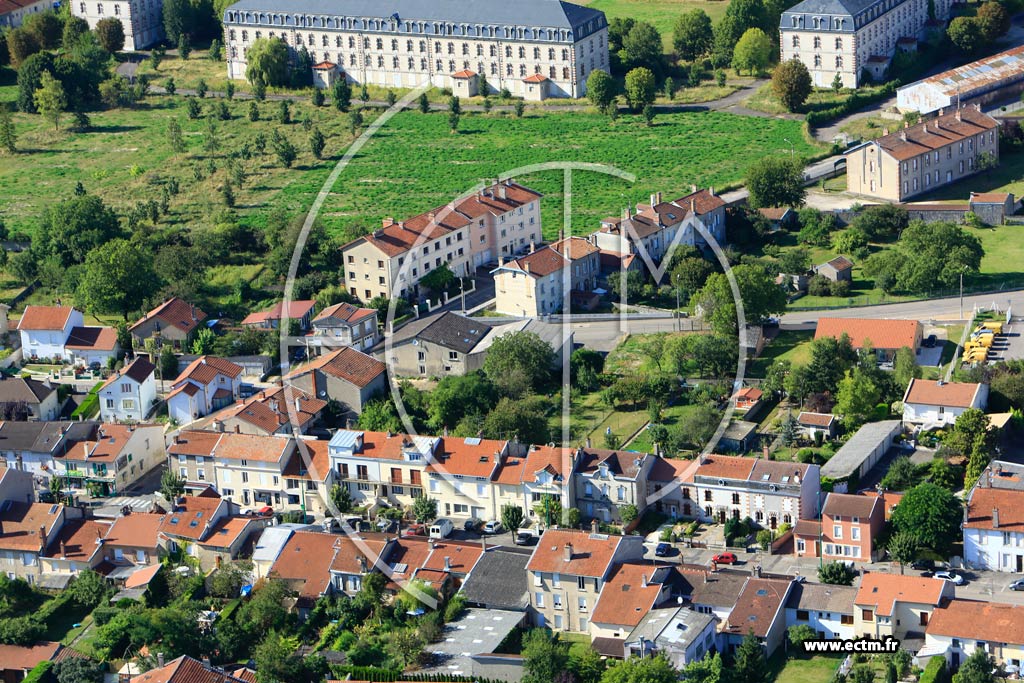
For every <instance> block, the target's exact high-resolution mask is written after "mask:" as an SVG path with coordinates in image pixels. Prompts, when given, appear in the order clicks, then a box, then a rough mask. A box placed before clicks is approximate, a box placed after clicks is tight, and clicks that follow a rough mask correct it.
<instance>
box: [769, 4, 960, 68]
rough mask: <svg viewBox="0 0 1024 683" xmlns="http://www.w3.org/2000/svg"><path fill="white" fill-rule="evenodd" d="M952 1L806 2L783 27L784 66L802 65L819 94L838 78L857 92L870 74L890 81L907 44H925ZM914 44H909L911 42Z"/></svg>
mask: <svg viewBox="0 0 1024 683" xmlns="http://www.w3.org/2000/svg"><path fill="white" fill-rule="evenodd" d="M952 4H953V3H952V0H934V2H929V1H928V0H804V1H803V2H801V3H798V4H797V5H794V6H793V7H791V8H789V9H788V10H786V11H785V12H783V13H782V20H781V22H780V24H779V40H780V45H779V47H780V55H781V58H782V60H783V61H786V60H789V59H799V60H800V61H801V62H803V63H804V64H805V65H806V66H807V69H808V70H809V71H810V72H811V80H812V81H813V82H814V85H815V86H817V87H819V88H828V87H831V86H832V82H833V81H834V79H835V77H836V74H839V77H840V78H841V79H842V81H843V87H844V88H856V87H857V86H858V85H859V84H860V82H861V77H862V75H863V73H864V72H865V71H867V72H868V73H869V74H870V75H871V79H872V80H874V81H879V80H881V79H882V78H884V77H885V72H886V70H887V69H888V68H889V63H890V62H891V60H892V57H893V55H895V54H896V50H897V47H898V46H899V44H900V42H901V40H902V39H907V38H910V39H914V40H915V41H916V39H917V38H920V37H922V36H923V34H924V30H925V24H926V23H927V22H928V18H929V17H928V6H929V5H932V6H933V7H934V12H935V18H936V19H939V20H944V19H946V18H947V17H948V16H949V10H950V7H951V6H952ZM908 42H909V41H908Z"/></svg>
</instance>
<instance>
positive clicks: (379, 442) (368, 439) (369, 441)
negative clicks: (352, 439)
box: [335, 430, 439, 460]
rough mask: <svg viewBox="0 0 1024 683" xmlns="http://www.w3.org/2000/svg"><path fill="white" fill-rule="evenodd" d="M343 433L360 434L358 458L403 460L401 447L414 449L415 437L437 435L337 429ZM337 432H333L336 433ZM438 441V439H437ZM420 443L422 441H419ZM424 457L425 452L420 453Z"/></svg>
mask: <svg viewBox="0 0 1024 683" xmlns="http://www.w3.org/2000/svg"><path fill="white" fill-rule="evenodd" d="M339 431H340V432H343V433H350V434H362V436H363V447H362V449H361V450H360V451H359V452H358V453H357V454H356V455H357V457H359V458H373V459H381V460H405V457H404V456H403V455H402V448H403V447H405V448H408V449H413V450H415V449H416V441H415V440H416V439H421V440H422V439H437V437H413V436H410V435H408V434H390V433H385V432H366V431H362V430H339ZM337 433H338V432H335V434H337ZM438 441H439V439H438ZM421 443H422V442H421ZM422 455H423V456H424V457H426V455H427V454H426V453H423V454H422Z"/></svg>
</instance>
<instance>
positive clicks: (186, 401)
mask: <svg viewBox="0 0 1024 683" xmlns="http://www.w3.org/2000/svg"><path fill="white" fill-rule="evenodd" d="M241 384H242V366H241V365H237V364H235V363H232V362H231V361H229V360H225V359H223V358H218V357H216V356H200V357H199V358H196V359H195V360H194V361H192V362H191V363H190V364H189V365H188V367H186V368H185V369H184V370H183V371H182V372H181V374H179V375H178V377H177V378H176V379H175V380H174V381H173V382H172V383H171V392H170V393H169V394H167V414H168V416H169V417H170V418H171V419H172V420H174V421H176V422H177V423H178V424H182V425H186V424H189V423H190V422H192V421H194V420H196V419H198V418H200V417H203V416H205V415H209V414H210V413H213V412H216V411H218V410H220V409H222V408H226V407H228V406H229V405H231V404H232V403H234V402H235V401H237V400H238V396H239V391H240V389H241Z"/></svg>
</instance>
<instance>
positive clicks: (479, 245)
mask: <svg viewBox="0 0 1024 683" xmlns="http://www.w3.org/2000/svg"><path fill="white" fill-rule="evenodd" d="M540 198H541V195H540V193H538V192H535V191H534V190H531V189H529V188H526V187H523V186H522V185H519V184H517V183H515V182H514V181H512V180H511V179H507V180H502V181H499V182H496V183H495V184H493V185H490V186H489V187H485V188H483V189H481V190H479V191H477V192H475V193H474V194H471V195H469V196H467V197H463V198H462V199H457V200H455V201H452V202H450V203H448V204H446V205H444V206H440V207H437V208H435V209H432V210H430V211H428V212H427V213H422V214H420V215H418V216H413V217H412V218H409V219H407V220H404V221H395V220H394V219H393V218H385V219H384V220H383V222H382V225H381V227H380V228H379V229H377V230H374V231H373V232H372V233H370V234H369V235H364V236H362V237H360V238H359V239H356V240H353V241H352V242H349V243H348V244H346V245H344V246H343V247H342V248H341V251H342V258H343V260H344V267H345V286H346V287H347V288H348V290H349V292H350V293H351V294H352V295H353V296H356V297H358V298H359V299H361V300H362V301H364V302H368V301H370V300H371V299H373V298H374V297H378V296H383V297H385V298H388V299H391V298H393V297H396V296H401V297H411V296H417V295H418V294H419V281H420V279H421V278H422V277H423V276H424V275H426V274H427V273H429V272H430V271H431V270H433V269H434V268H439V267H441V265H442V264H445V265H447V266H448V268H449V270H451V271H452V272H453V273H454V274H455V275H457V276H459V277H469V276H471V275H472V274H473V273H474V272H475V271H476V269H477V268H479V267H480V266H483V265H485V264H488V263H493V262H495V261H497V260H498V259H499V258H501V257H503V258H510V257H513V256H515V255H516V254H522V253H526V252H528V251H529V250H530V249H531V248H532V245H534V244H536V243H537V242H539V241H540V239H541V234H542V233H541V222H540Z"/></svg>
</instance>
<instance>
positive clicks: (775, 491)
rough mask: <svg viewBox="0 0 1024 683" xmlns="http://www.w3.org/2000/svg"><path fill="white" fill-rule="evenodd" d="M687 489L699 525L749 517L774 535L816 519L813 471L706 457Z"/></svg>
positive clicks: (812, 468)
mask: <svg viewBox="0 0 1024 683" xmlns="http://www.w3.org/2000/svg"><path fill="white" fill-rule="evenodd" d="M693 484H694V486H695V488H696V496H697V497H696V500H697V504H698V505H699V506H700V509H701V511H702V512H703V515H702V517H703V519H705V520H716V521H718V522H721V523H724V522H725V520H726V519H729V518H730V517H731V518H733V519H743V518H745V517H750V518H751V519H753V520H754V522H756V523H757V524H759V525H761V526H763V527H765V528H768V529H775V528H777V527H778V525H779V524H795V523H796V521H797V520H798V519H803V518H811V517H814V516H815V515H817V512H818V509H817V505H818V502H817V501H818V495H819V493H820V491H821V475H820V470H819V468H818V466H817V465H809V464H804V463H795V462H781V461H773V460H765V459H763V458H743V457H732V456H723V455H712V456H706V457H705V458H704V459H703V460H702V462H701V464H700V466H699V467H698V468H697V470H696V472H695V473H694V475H693ZM684 487H685V483H684Z"/></svg>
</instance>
